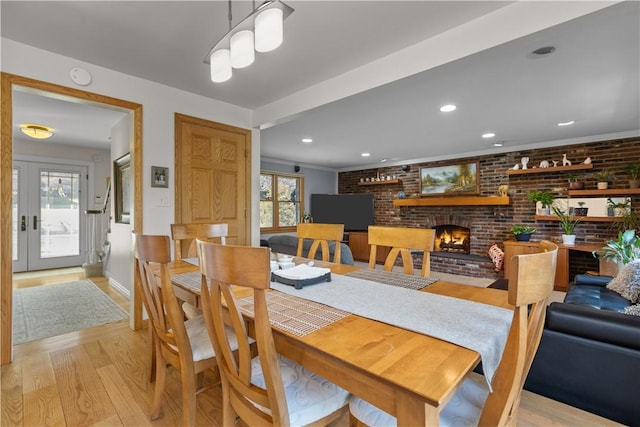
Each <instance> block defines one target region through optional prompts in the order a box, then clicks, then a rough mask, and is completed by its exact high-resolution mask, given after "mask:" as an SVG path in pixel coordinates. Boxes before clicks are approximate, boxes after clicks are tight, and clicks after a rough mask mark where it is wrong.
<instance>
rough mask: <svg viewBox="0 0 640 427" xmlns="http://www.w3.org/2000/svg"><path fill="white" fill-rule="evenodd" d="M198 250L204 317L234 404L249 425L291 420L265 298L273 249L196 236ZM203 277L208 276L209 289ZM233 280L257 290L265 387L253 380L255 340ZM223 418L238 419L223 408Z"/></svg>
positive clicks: (256, 316)
mask: <svg viewBox="0 0 640 427" xmlns="http://www.w3.org/2000/svg"><path fill="white" fill-rule="evenodd" d="M198 253H199V263H200V271H201V272H202V280H203V283H202V306H203V311H204V317H205V321H206V323H207V329H208V331H209V335H210V337H211V341H212V343H213V347H214V351H215V352H216V354H217V355H218V365H219V367H220V374H221V378H222V382H223V392H224V389H225V386H226V387H227V390H228V392H229V396H228V399H229V404H230V406H231V407H232V408H233V411H235V413H237V415H238V416H239V417H240V418H241V419H242V420H243V421H244V422H245V423H247V424H248V425H265V424H273V425H288V424H289V422H288V411H287V402H286V400H285V398H284V385H283V383H282V376H281V374H280V367H279V365H278V362H277V360H276V356H277V353H276V348H275V343H274V341H273V335H272V332H271V325H270V323H269V315H268V312H267V301H266V297H265V291H266V290H267V289H269V286H270V275H271V267H270V258H271V255H270V251H269V248H262V247H260V248H258V247H248V246H232V245H228V246H221V245H215V244H211V243H207V242H203V241H201V240H198ZM249 260H250V262H248V261H249ZM205 278H206V279H208V280H210V285H209V288H208V291H207V290H206V289H207V284H206V279H205ZM231 284H237V285H239V286H242V287H245V288H250V289H252V290H253V303H254V323H255V340H256V341H257V345H258V354H259V356H260V362H261V365H262V370H263V374H264V377H265V384H266V388H264V389H262V388H260V387H257V386H255V385H252V384H251V382H250V380H251V359H252V354H251V349H250V344H251V343H250V340H249V336H248V334H247V328H246V325H245V322H244V320H243V318H242V314H241V312H240V310H239V308H238V303H237V301H236V298H235V296H234V294H233V290H232V289H231ZM223 301H224V303H223ZM227 310H228V315H229V323H230V325H231V327H232V328H233V330H234V331H235V338H234V339H237V343H238V344H237V345H238V357H237V359H236V358H235V357H234V355H233V353H232V350H231V348H232V347H231V345H232V343H231V342H230V340H229V336H228V334H227V332H228V329H227V328H225V327H224V326H223V325H224V318H225V317H226V315H227V314H226V313H225V311H227ZM262 408H264V409H262ZM223 417H224V419H223V423H222V424H223V425H231V424H234V423H235V422H233V423H232V422H231V421H235V420H228V419H227V418H226V417H231V414H229V411H224V410H223ZM234 418H235V417H234Z"/></svg>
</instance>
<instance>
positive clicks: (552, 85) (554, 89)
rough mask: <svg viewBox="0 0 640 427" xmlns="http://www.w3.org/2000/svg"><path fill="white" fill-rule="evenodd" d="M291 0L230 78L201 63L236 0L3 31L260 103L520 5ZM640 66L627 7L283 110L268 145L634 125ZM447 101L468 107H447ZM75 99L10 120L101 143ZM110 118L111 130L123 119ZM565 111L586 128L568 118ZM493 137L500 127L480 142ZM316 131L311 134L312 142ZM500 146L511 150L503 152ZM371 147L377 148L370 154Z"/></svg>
mask: <svg viewBox="0 0 640 427" xmlns="http://www.w3.org/2000/svg"><path fill="white" fill-rule="evenodd" d="M287 3H288V4H289V5H291V6H292V7H293V8H294V9H295V12H294V13H293V14H292V15H291V16H290V17H289V18H288V19H287V20H286V21H285V42H284V43H283V45H282V46H281V47H280V48H279V49H278V50H276V51H274V52H270V53H266V54H258V55H257V56H256V61H255V63H254V64H252V65H251V66H249V67H247V68H246V69H241V70H234V76H233V77H232V79H231V80H230V81H229V82H226V83H224V84H214V83H212V82H211V81H210V80H209V71H208V66H207V65H206V64H204V63H203V59H204V56H205V54H206V53H207V52H208V51H209V49H210V48H211V46H212V45H213V44H214V43H215V42H216V41H217V39H218V38H220V37H221V36H222V35H223V34H224V32H225V31H226V30H227V26H228V22H227V2H221V1H213V2H211V1H194V2H188V1H180V2H167V1H139V2H118V1H104V2H94V1H90V2H77V1H68V2H56V1H47V2H31V1H15V2H14V1H3V2H2V4H1V7H2V11H1V12H2V15H1V18H2V26H1V31H2V37H6V38H9V39H12V40H15V41H18V42H21V43H25V44H28V45H32V46H36V47H39V48H42V49H45V50H49V51H52V52H56V53H59V54H62V55H65V56H69V57H73V58H76V59H79V60H82V61H85V62H88V63H93V64H96V65H99V66H103V67H106V68H110V69H113V70H117V71H119V72H123V73H126V74H130V75H134V76H137V77H142V78H145V79H148V80H152V81H155V82H158V83H162V84H165V85H168V86H173V87H176V88H179V89H182V90H185V91H189V92H192V93H196V94H199V95H203V96H207V97H211V98H215V99H218V100H222V101H225V102H229V103H231V104H234V105H238V106H242V107H246V108H249V109H252V110H256V109H261V108H266V107H268V106H269V105H270V104H273V103H277V102H278V101H280V100H282V99H287V97H294V96H295V95H296V94H297V93H300V92H301V91H304V90H306V89H308V88H313V87H314V86H315V85H321V84H323V83H325V84H326V82H331V81H332V79H336V78H340V77H341V76H343V75H345V74H348V73H349V72H351V71H352V70H354V69H358V67H360V68H362V67H365V66H369V67H370V66H371V64H372V63H374V64H375V61H378V60H379V59H381V58H385V57H388V56H389V55H392V54H394V52H398V51H401V50H402V49H405V48H409V47H411V46H413V45H416V44H417V43H421V42H423V41H425V40H427V39H429V38H433V37H437V36H438V35H442V34H444V33H446V32H447V31H449V30H452V29H456V28H459V27H461V26H464V25H465V24H468V23H473V22H477V21H478V20H480V19H483V17H486V16H488V14H489V15H491V14H492V13H494V14H495V13H499V12H500V11H501V9H503V8H506V7H508V6H509V5H511V3H512V2H504V1H498V2H486V1H469V2H458V1H453V2H451V1H450V2H436V1H394V2H389V1H386V2H385V1H290V2H287ZM549 3H553V2H549ZM232 4H233V15H234V23H236V22H237V21H238V20H239V19H240V17H243V16H245V15H246V14H248V13H249V12H250V9H251V2H243V1H233V3H232ZM551 6H553V5H550V7H551ZM470 44H471V43H470ZM549 45H550V46H555V47H556V51H555V52H554V53H553V54H551V55H548V56H546V57H538V58H533V57H532V55H531V54H530V53H531V52H532V51H533V50H535V49H537V48H539V47H543V46H549ZM639 64H640V3H639V2H636V1H630V2H624V3H623V4H617V5H613V6H610V7H607V8H605V9H602V10H600V11H597V12H595V13H592V14H588V15H585V16H583V17H580V18H577V19H574V20H572V21H568V22H565V23H563V24H561V25H557V26H554V27H550V28H547V29H545V30H542V31H540V32H537V33H533V34H530V35H528V36H525V37H522V38H518V39H516V40H513V41H510V42H507V43H504V44H501V45H498V46H495V47H493V48H490V49H486V50H483V51H480V52H477V53H474V54H472V55H469V56H466V57H463V58H461V59H458V60H455V61H453V62H448V63H445V64H443V65H440V66H437V67H435V68H431V69H429V70H426V71H423V72H419V73H416V74H413V75H409V76H408V77H405V78H402V79H399V80H397V81H394V82H390V83H387V84H384V85H381V86H379V87H376V88H373V89H370V90H366V91H363V92H361V93H357V94H355V95H351V96H349V97H346V98H343V99H338V100H336V101H334V102H329V103H327V104H325V105H320V106H318V107H315V108H310V109H306V110H304V111H303V110H301V111H300V112H299V113H297V114H295V115H291V116H290V117H281V118H280V119H281V120H279V121H277V122H276V123H277V124H276V125H274V126H271V127H268V126H262V127H263V130H262V132H261V155H262V157H263V158H264V159H277V160H276V161H280V162H289V163H297V164H301V165H308V166H319V167H325V168H329V169H335V170H346V169H355V168H364V167H375V166H377V165H379V164H380V163H379V162H380V161H381V160H383V159H386V161H387V162H388V163H387V164H393V163H396V164H400V163H402V162H408V161H410V160H422V159H439V158H452V157H461V156H463V155H475V154H483V153H489V152H496V151H513V150H514V149H518V148H521V147H522V148H526V147H535V146H542V145H545V144H546V145H549V144H556V145H559V144H565V143H570V142H581V141H585V140H593V138H596V137H598V136H603V135H604V136H610V135H621V134H622V135H627V134H629V135H634V134H638V132H639V129H640V87H639V82H638V80H639V79H638V75H640V66H639ZM89 90H90V87H89ZM39 99H40V100H41V101H42V102H41V103H40V102H38V100H39ZM52 103H56V105H51V104H52ZM60 103H62V104H60ZM443 103H454V104H456V105H457V106H458V109H457V110H456V111H454V112H452V113H448V114H444V113H441V112H440V111H439V110H438V109H439V107H440V106H441V105H442V104H443ZM77 107H78V105H77V104H76V105H73V103H69V102H63V101H56V100H52V99H43V98H42V97H38V96H35V95H33V94H28V93H25V94H20V96H17V97H16V100H15V104H14V114H15V116H16V117H15V118H16V122H17V120H18V117H24V120H25V121H28V122H33V121H36V120H35V119H39V118H40V117H42V121H43V122H44V120H45V119H47V120H49V121H48V122H47V123H48V124H50V125H51V126H53V127H54V128H56V135H55V136H54V138H53V139H58V140H59V141H64V142H65V143H68V144H76V142H72V141H75V139H74V138H76V137H75V136H73V134H74V133H79V134H80V135H83V136H81V137H80V138H81V139H84V140H90V139H92V138H91V137H90V136H89V134H88V133H87V132H86V131H85V130H84V129H82V131H81V126H80V124H88V121H85V120H78V117H81V114H84V113H79V112H77V111H72V112H71V114H70V115H69V118H70V119H75V121H76V122H78V121H79V122H81V123H80V124H78V123H75V124H73V126H71V125H70V123H71V122H68V121H67V120H66V119H62V118H60V119H59V121H58V122H54V121H53V120H56V119H54V118H53V117H51V111H55V112H56V113H62V112H63V111H65V110H66V109H67V108H72V109H75V108H77ZM101 111H103V109H99V108H93V109H92V110H91V111H90V110H87V113H86V114H88V115H94V114H95V113H99V112H101ZM104 112H105V113H106V117H105V120H104V127H105V129H109V128H110V126H112V125H113V123H114V122H116V121H118V120H119V117H118V116H117V114H120V113H114V112H113V111H110V110H104ZM27 113H28V114H27ZM43 114H48V115H49V116H44V115H43ZM114 114H116V115H115V116H114ZM30 117H31V118H30ZM88 117H89V116H88ZM568 120H575V124H574V125H572V126H566V127H558V126H557V123H558V122H563V121H568ZM47 123H44V124H47ZM56 123H57V124H56ZM256 125H257V126H258V125H261V123H256ZM96 127H98V128H99V125H97V124H93V128H96ZM67 129H68V131H67ZM58 131H59V132H60V134H61V135H60V137H59V132H58ZM489 131H491V132H495V133H496V137H494V138H493V139H492V140H483V139H482V138H481V134H482V133H485V132H489ZM97 133H98V134H99V138H98V139H100V142H95V143H96V144H99V143H101V144H108V140H107V141H104V135H105V133H104V132H102V131H99V132H97ZM107 134H108V132H107ZM62 136H64V138H62ZM304 137H310V138H313V142H312V143H311V144H303V143H301V139H302V138H304ZM17 138H18V136H16V139H17ZM495 140H499V141H504V147H502V148H494V147H493V145H492V143H493V142H494V141H495ZM86 142H89V141H86ZM362 152H369V153H371V156H370V157H369V158H363V157H361V156H360V154H361V153H362Z"/></svg>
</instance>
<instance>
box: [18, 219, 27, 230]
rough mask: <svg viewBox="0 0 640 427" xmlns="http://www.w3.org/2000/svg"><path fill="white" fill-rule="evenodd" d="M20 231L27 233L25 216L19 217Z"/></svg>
mask: <svg viewBox="0 0 640 427" xmlns="http://www.w3.org/2000/svg"><path fill="white" fill-rule="evenodd" d="M20 231H27V217H26V216H25V215H22V216H21V217H20Z"/></svg>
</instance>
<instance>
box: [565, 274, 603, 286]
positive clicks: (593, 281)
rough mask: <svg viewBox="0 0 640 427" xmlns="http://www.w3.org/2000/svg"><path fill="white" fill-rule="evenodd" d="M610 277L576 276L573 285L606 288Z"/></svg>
mask: <svg viewBox="0 0 640 427" xmlns="http://www.w3.org/2000/svg"><path fill="white" fill-rule="evenodd" d="M611 279H612V277H610V276H592V275H591V274H576V277H575V281H574V283H575V284H576V285H591V286H607V284H608V283H609V282H610V281H611Z"/></svg>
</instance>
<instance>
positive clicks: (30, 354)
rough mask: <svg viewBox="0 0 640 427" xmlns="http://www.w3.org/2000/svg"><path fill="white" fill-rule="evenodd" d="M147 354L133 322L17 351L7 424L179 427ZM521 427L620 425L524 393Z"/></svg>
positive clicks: (171, 379) (210, 396) (6, 390)
mask: <svg viewBox="0 0 640 427" xmlns="http://www.w3.org/2000/svg"><path fill="white" fill-rule="evenodd" d="M74 274H75V278H73V277H74V276H73V275H74ZM36 276H37V275H36ZM80 276H82V277H80ZM78 278H83V273H82V272H63V273H61V274H57V275H56V276H50V275H45V276H42V277H40V278H39V279H38V278H37V277H33V276H30V277H24V276H23V277H19V278H18V277H17V278H16V283H15V286H22V287H24V286H37V285H38V284H53V283H60V282H67V281H70V280H77V279H78ZM38 280H39V281H38ZM91 280H92V281H94V283H96V284H97V285H99V286H100V287H101V288H103V290H105V292H107V293H109V295H110V296H111V297H112V298H113V299H114V300H116V301H117V302H118V303H119V304H120V305H121V306H123V308H125V309H128V301H127V300H126V299H125V298H123V297H122V296H120V295H119V294H118V293H117V292H115V291H113V290H112V289H109V286H108V283H107V280H106V279H104V278H94V277H92V278H91ZM118 297H119V298H118ZM147 352H148V347H147V331H146V330H143V331H131V330H130V329H129V327H128V324H127V322H126V321H122V322H118V323H112V324H108V325H102V326H97V327H94V328H88V329H84V330H82V331H79V332H73V333H69V334H65V335H61V336H58V337H51V338H46V339H43V340H39V341H34V342H31V343H25V344H21V345H18V346H15V347H14V362H13V363H11V364H9V365H5V366H3V367H2V377H1V402H2V407H1V409H2V411H1V414H0V426H2V427H10V426H24V427H32V426H44V425H47V426H83V427H84V426H144V425H154V426H176V425H180V423H181V414H182V412H181V404H180V379H179V377H178V376H177V375H175V371H174V370H170V371H169V373H170V375H169V376H168V378H167V386H166V388H165V396H164V400H163V406H162V408H163V409H162V412H161V415H160V418H159V419H158V420H156V421H154V422H151V421H150V420H149V413H150V411H151V402H152V398H153V384H151V383H149V379H148V378H149V377H148V366H147V363H148V357H147ZM206 381H211V377H207V378H206ZM220 399H221V390H220V387H219V386H214V387H213V388H210V389H209V390H207V391H205V392H203V393H201V394H200V395H198V398H197V402H198V403H197V415H196V423H197V425H202V426H219V425H221V421H222V414H221V410H220ZM348 421H349V420H348V416H344V417H343V418H341V419H340V420H338V421H337V422H336V423H334V426H347V425H348V424H349V423H348ZM518 425H519V426H608V425H619V424H616V423H613V422H611V421H608V420H606V419H603V418H600V417H597V416H595V415H592V414H589V413H587V412H584V411H580V410H577V409H574V408H571V407H569V406H566V405H563V404H561V403H558V402H555V401H552V400H549V399H546V398H544V397H541V396H538V395H535V394H533V393H529V392H527V391H524V392H523V396H522V402H521V405H520V411H519V414H518Z"/></svg>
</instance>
